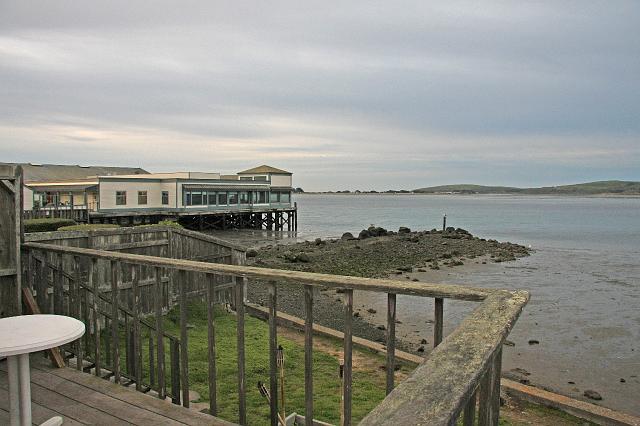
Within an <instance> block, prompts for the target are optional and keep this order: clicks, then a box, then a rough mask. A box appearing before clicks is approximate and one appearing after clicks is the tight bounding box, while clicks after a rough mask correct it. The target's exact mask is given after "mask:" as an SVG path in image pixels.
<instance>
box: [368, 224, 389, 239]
mask: <svg viewBox="0 0 640 426" xmlns="http://www.w3.org/2000/svg"><path fill="white" fill-rule="evenodd" d="M367 231H369V234H370V235H371V236H372V237H384V236H386V235H387V234H388V231H387V230H386V229H384V228H382V227H380V226H370V227H369V228H368V229H367Z"/></svg>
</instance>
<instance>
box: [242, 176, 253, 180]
mask: <svg viewBox="0 0 640 426" xmlns="http://www.w3.org/2000/svg"><path fill="white" fill-rule="evenodd" d="M240 180H253V178H252V177H251V176H240Z"/></svg>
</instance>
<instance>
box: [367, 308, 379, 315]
mask: <svg viewBox="0 0 640 426" xmlns="http://www.w3.org/2000/svg"><path fill="white" fill-rule="evenodd" d="M367 312H369V313H370V314H375V313H376V312H378V311H376V310H375V309H373V308H369V309H367Z"/></svg>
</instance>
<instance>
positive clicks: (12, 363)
mask: <svg viewBox="0 0 640 426" xmlns="http://www.w3.org/2000/svg"><path fill="white" fill-rule="evenodd" d="M83 334H84V324H83V323H82V322H80V321H78V320H77V319H75V318H70V317H65V316H61V315H21V316H16V317H8V318H0V356H6V357H7V369H8V374H9V405H10V411H11V416H10V417H11V423H10V424H11V426H31V373H30V370H29V354H30V353H31V352H39V351H43V350H45V349H51V348H55V347H57V346H60V345H64V344H65V343H69V342H72V341H74V340H76V339H77V338H79V337H80V336H82V335H83ZM61 423H62V419H61V418H59V417H57V418H56V417H54V418H53V419H51V420H49V421H47V422H46V424H61Z"/></svg>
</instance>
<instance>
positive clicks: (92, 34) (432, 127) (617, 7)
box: [0, 0, 640, 190]
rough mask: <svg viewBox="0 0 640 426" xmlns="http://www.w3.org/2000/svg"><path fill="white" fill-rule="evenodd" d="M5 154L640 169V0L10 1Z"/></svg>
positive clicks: (417, 175) (345, 176)
mask: <svg viewBox="0 0 640 426" xmlns="http://www.w3.org/2000/svg"><path fill="white" fill-rule="evenodd" d="M0 161H19V162H34V163H64V164H67V163H69V164H95V165H122V166H141V167H144V168H146V169H148V170H150V171H175V170H197V171H221V172H223V173H227V172H236V171H238V170H241V169H245V168H249V167H252V166H255V165H258V164H263V163H266V164H270V165H273V166H276V167H280V168H284V169H288V170H290V171H292V172H293V173H294V183H295V184H296V186H302V187H303V188H305V189H307V190H328V189H334V190H335V189H345V188H348V189H363V190H364V189H379V190H384V189H389V188H416V187H421V186H430V185H437V184H447V183H481V184H505V185H519V186H537V185H548V184H562V183H576V182H582V181H590V180H603V179H627V180H640V2H638V1H630V2H625V1H603V2H589V1H576V2H570V1H549V2H520V1H511V2H489V1H482V2H475V1H473V2H460V3H458V2H453V1H442V2H438V3H436V2H428V1H417V2H400V1H395V2H389V1H385V2H373V1H363V2H357V1H348V2H328V1H326V0H323V1H318V2H311V1H302V2H300V1H291V2H279V1H268V2H263V1H261V2H224V3H221V2H214V1H208V0H206V1H158V0H153V1H133V0H126V1H114V0H109V1H97V0H93V1H84V0H83V1H62V0H56V1H50V0H48V1H42V2H37V1H22V0H16V1H13V0H12V1H9V0H0Z"/></svg>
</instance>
